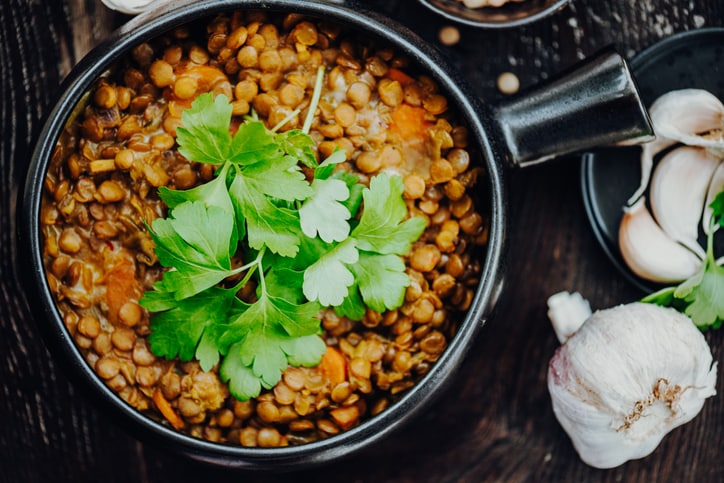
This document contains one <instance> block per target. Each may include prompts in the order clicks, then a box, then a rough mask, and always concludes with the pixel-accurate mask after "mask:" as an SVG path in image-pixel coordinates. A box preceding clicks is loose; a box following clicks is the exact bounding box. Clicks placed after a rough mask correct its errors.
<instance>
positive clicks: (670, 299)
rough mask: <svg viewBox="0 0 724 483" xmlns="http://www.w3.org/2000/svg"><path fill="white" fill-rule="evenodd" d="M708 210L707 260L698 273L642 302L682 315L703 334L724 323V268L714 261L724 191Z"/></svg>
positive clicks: (722, 221)
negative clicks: (702, 331) (710, 216)
mask: <svg viewBox="0 0 724 483" xmlns="http://www.w3.org/2000/svg"><path fill="white" fill-rule="evenodd" d="M709 206H711V208H712V218H711V221H710V227H709V233H708V236H707V249H706V259H705V260H704V263H703V264H702V266H701V268H700V269H699V271H698V272H697V273H695V274H694V275H692V276H691V277H690V278H689V279H688V280H685V281H684V282H682V283H681V284H679V285H678V286H676V287H667V288H664V289H662V290H659V291H658V292H655V293H653V294H650V295H648V296H646V297H644V298H643V299H642V301H643V302H648V303H655V304H657V305H663V306H668V307H674V308H676V309H677V310H680V311H683V312H684V313H685V314H686V315H688V316H689V317H691V320H692V321H693V322H694V324H696V326H697V327H699V329H702V330H706V329H708V328H710V327H711V328H719V327H720V326H721V325H722V323H724V267H722V266H720V265H718V264H717V261H716V259H715V258H714V234H715V232H716V231H717V229H718V228H719V227H724V191H722V192H721V193H719V194H718V195H717V196H716V198H715V199H714V201H713V202H712V203H711V204H710V205H709Z"/></svg>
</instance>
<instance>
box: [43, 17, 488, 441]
mask: <svg viewBox="0 0 724 483" xmlns="http://www.w3.org/2000/svg"><path fill="white" fill-rule="evenodd" d="M320 65H321V66H324V67H325V71H326V73H325V77H324V85H323V86H324V87H323V91H322V96H321V100H320V102H319V104H318V107H317V110H316V112H315V114H314V120H313V122H312V125H311V129H310V135H311V136H312V138H313V139H314V140H315V143H316V149H317V152H318V156H319V158H320V159H322V158H325V157H327V156H329V155H330V154H331V153H332V152H333V151H334V150H335V149H338V148H341V149H343V150H344V152H345V153H346V156H347V161H346V162H345V163H343V164H341V165H340V169H344V170H347V171H349V172H352V173H355V174H356V175H357V176H358V177H359V178H360V179H361V180H362V181H363V183H368V182H369V178H370V177H372V176H374V175H375V174H377V173H380V172H395V173H397V174H399V175H401V176H402V177H403V180H404V187H405V190H404V195H403V196H404V199H405V202H406V204H407V208H408V212H409V215H410V216H420V217H423V218H424V219H425V220H426V221H427V228H426V230H425V232H424V233H423V235H422V237H421V238H420V239H419V240H418V241H417V242H416V243H415V244H414V246H413V249H412V251H411V253H410V254H409V255H408V256H406V257H405V263H406V266H407V274H408V275H409V278H410V285H409V287H408V288H407V291H406V294H405V302H404V304H403V305H402V307H400V308H399V309H396V310H391V311H387V312H383V313H378V312H374V311H372V310H367V312H366V314H365V316H364V317H363V318H362V320H361V321H359V322H355V321H352V320H350V319H348V318H345V317H340V316H338V315H337V314H336V313H335V312H334V311H333V310H329V309H325V310H323V311H322V312H321V313H320V315H319V316H320V321H321V327H322V329H323V339H324V341H325V343H326V345H327V346H328V349H327V352H326V354H325V355H324V357H323V358H322V362H321V363H320V364H319V365H318V366H316V367H291V366H290V367H289V368H287V369H286V370H285V371H284V373H283V374H282V378H281V380H280V382H278V383H277V384H276V385H275V386H274V387H273V388H272V389H271V390H268V391H264V392H263V393H262V394H261V395H260V396H258V397H257V398H254V399H251V400H249V401H239V400H236V399H234V398H233V397H232V396H230V394H229V389H228V387H227V386H226V385H225V384H224V383H223V382H222V381H221V379H220V378H219V375H218V371H217V370H212V371H209V372H205V371H203V370H201V368H200V366H199V364H198V362H195V361H189V362H183V361H180V360H166V359H163V358H159V357H157V356H156V355H154V354H153V352H152V351H151V349H150V346H149V343H148V336H149V334H150V332H151V315H150V314H149V313H148V312H147V311H146V310H145V309H144V308H143V307H141V306H140V305H139V304H138V301H139V299H140V298H141V297H142V295H143V293H144V292H146V291H148V290H150V289H151V288H152V286H153V283H154V282H155V281H157V280H158V279H159V278H160V277H161V276H162V273H163V269H162V267H161V266H160V265H159V263H158V259H157V256H156V253H155V251H154V244H153V241H152V239H151V237H150V235H149V233H148V231H147V229H146V223H149V224H150V223H151V221H152V220H154V219H157V218H159V217H163V216H164V214H165V212H166V207H165V206H164V204H163V202H162V201H161V200H160V198H159V197H158V194H157V189H158V188H160V187H162V186H166V187H169V188H171V189H180V190H184V189H189V188H193V187H195V186H198V185H199V184H201V183H203V182H206V181H209V180H210V179H211V178H212V177H213V175H214V170H213V167H212V166H210V165H207V164H200V163H194V162H191V161H189V160H187V159H186V158H185V157H184V156H183V155H181V154H180V153H179V152H178V150H177V143H176V129H177V128H178V127H179V126H180V125H181V113H182V112H183V110H184V109H186V108H188V107H189V106H190V103H191V101H192V100H193V99H194V98H195V97H197V96H198V95H200V94H202V93H205V92H213V93H215V94H224V95H226V97H227V98H228V99H230V100H231V102H232V108H233V116H234V118H235V119H237V121H239V122H241V120H242V119H243V117H244V116H246V115H249V114H250V113H255V114H256V115H257V116H258V117H259V119H261V120H262V121H264V122H265V123H266V125H267V126H268V127H270V128H271V127H273V126H277V125H279V124H280V123H281V122H282V121H284V120H286V123H284V124H283V125H282V126H281V128H280V130H282V131H284V130H288V129H294V128H298V127H300V126H301V124H302V122H303V120H304V119H305V117H306V114H307V110H308V109H309V106H310V102H311V95H312V90H313V88H314V82H315V75H316V72H317V68H318V67H319V66H320ZM78 111H79V113H78V116H77V117H76V118H75V119H74V120H73V121H72V122H70V123H69V124H68V126H67V128H66V130H65V131H64V132H63V134H62V136H61V139H60V140H59V142H58V145H57V148H56V150H55V151H54V153H53V157H52V160H51V163H50V166H49V169H48V174H47V178H46V180H45V186H44V193H43V199H42V206H41V214H40V220H41V231H42V234H43V237H44V249H43V261H44V264H45V268H46V272H47V281H48V284H49V287H50V290H51V291H52V293H53V294H54V296H55V298H56V300H57V305H58V308H59V310H60V312H61V314H62V317H63V320H64V322H65V325H66V328H67V330H68V332H69V333H70V335H71V337H72V339H73V340H74V342H75V344H76V345H77V346H78V348H79V349H80V350H81V351H82V353H83V355H84V357H85V359H86V361H87V362H88V364H89V365H90V366H91V367H92V368H93V370H94V371H95V373H96V374H97V375H98V377H100V378H101V379H102V380H103V381H104V382H105V384H106V385H107V386H108V387H109V388H111V389H112V390H113V391H115V392H116V393H117V394H118V395H119V396H120V397H121V398H122V399H123V400H124V401H126V402H127V403H128V404H129V405H131V406H132V407H134V408H136V409H137V410H138V411H141V412H143V413H144V414H147V415H148V416H149V417H151V418H153V419H155V420H157V421H159V422H160V423H161V424H164V425H168V426H169V427H173V428H174V429H176V430H179V431H183V432H184V433H186V434H189V435H191V436H193V437H196V438H200V439H204V440H207V441H211V442H220V443H228V444H232V445H241V446H246V447H279V446H287V445H298V444H304V443H309V442H313V441H317V440H320V439H324V438H327V437H330V436H332V435H335V434H338V433H340V432H343V431H346V430H349V429H350V428H353V427H355V426H357V425H359V424H360V423H361V422H362V421H364V420H365V419H369V418H370V417H373V416H375V415H377V414H379V413H381V412H383V411H384V410H385V409H386V408H387V407H389V406H390V405H391V404H393V403H394V401H395V400H396V399H397V398H399V397H400V395H402V394H404V393H405V391H406V390H407V389H409V388H410V387H412V386H413V385H414V384H415V383H416V382H417V381H418V380H419V379H420V378H421V377H422V376H423V375H424V374H426V373H427V372H428V371H429V369H430V367H431V365H432V364H435V362H436V361H437V360H438V358H439V357H440V356H441V354H442V353H443V351H444V350H445V349H446V347H447V346H448V344H449V342H450V340H451V338H452V337H453V336H454V334H455V332H456V330H457V328H458V323H459V320H460V319H461V317H462V315H461V314H462V313H463V312H464V311H466V310H467V309H468V308H469V307H470V305H471V303H472V299H473V294H474V291H475V287H476V286H477V285H478V282H479V276H480V272H481V266H480V264H481V262H480V260H481V258H482V255H481V253H482V252H483V251H484V247H485V246H486V244H487V234H488V223H489V215H488V214H487V213H486V212H484V211H482V210H481V208H480V206H479V205H480V203H479V202H478V201H477V197H476V196H475V195H474V194H473V191H472V189H473V187H474V186H475V185H476V182H478V179H479V178H480V177H482V176H486V173H485V172H484V170H483V169H482V168H481V167H479V165H478V164H479V163H476V162H475V156H476V153H475V152H473V151H469V150H468V137H467V134H468V133H467V129H466V127H465V126H464V125H462V124H460V123H459V121H458V120H457V119H456V117H455V113H454V112H452V109H450V108H449V107H448V104H447V99H446V97H445V96H444V95H443V94H442V93H441V92H440V91H439V89H438V86H437V85H436V83H435V81H434V80H433V79H432V78H430V77H428V76H425V75H424V74H419V73H417V72H416V71H415V66H414V65H410V64H409V62H408V61H407V60H406V59H405V58H404V57H402V56H400V55H398V54H396V52H395V51H394V50H392V49H390V48H387V47H386V46H384V45H382V46H380V45H376V44H375V42H373V41H369V40H367V39H365V38H362V37H360V36H359V35H357V34H356V33H355V32H353V31H345V30H343V29H342V28H340V27H339V26H336V25H333V24H329V23H326V22H324V21H319V20H316V19H314V18H305V17H302V16H300V15H296V14H288V15H276V14H272V13H269V12H260V11H246V12H233V13H228V14H222V15H219V16H214V17H212V18H207V19H205V20H203V21H198V22H196V23H193V24H190V25H188V26H185V27H181V28H177V29H175V30H173V31H172V32H169V33H167V34H164V35H162V36H160V37H157V38H155V39H154V40H152V41H149V42H145V43H142V44H140V45H138V46H136V47H135V48H133V49H132V51H131V52H130V54H129V55H128V56H126V57H125V58H124V59H122V60H121V61H120V62H119V63H118V64H117V65H115V66H114V67H113V68H112V69H111V70H110V72H109V73H108V74H107V75H106V76H104V77H103V78H102V79H99V80H98V81H97V82H96V83H95V84H94V86H93V88H92V90H91V92H90V93H89V96H88V100H87V104H84V105H83V106H82V107H81V109H79V110H78ZM239 296H240V297H241V298H244V297H248V296H249V294H244V293H241V294H240V295H239Z"/></svg>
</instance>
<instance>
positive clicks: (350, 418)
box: [329, 404, 359, 431]
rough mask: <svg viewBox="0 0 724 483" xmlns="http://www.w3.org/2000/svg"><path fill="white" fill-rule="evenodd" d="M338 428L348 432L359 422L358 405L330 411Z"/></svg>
mask: <svg viewBox="0 0 724 483" xmlns="http://www.w3.org/2000/svg"><path fill="white" fill-rule="evenodd" d="M329 415H330V416H331V417H332V419H333V420H334V422H335V423H337V426H339V427H340V428H342V429H343V430H345V431H346V430H348V429H349V428H351V427H352V426H354V424H355V423H356V422H357V420H359V408H358V407H357V406H356V405H354V404H353V405H351V406H342V407H338V408H335V409H332V410H330V411H329Z"/></svg>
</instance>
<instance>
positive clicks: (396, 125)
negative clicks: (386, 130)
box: [390, 104, 432, 140]
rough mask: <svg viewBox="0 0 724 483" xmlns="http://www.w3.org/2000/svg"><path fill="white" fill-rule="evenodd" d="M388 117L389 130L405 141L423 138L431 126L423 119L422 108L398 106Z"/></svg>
mask: <svg viewBox="0 0 724 483" xmlns="http://www.w3.org/2000/svg"><path fill="white" fill-rule="evenodd" d="M390 116H391V119H392V123H391V126H390V129H391V130H392V131H394V132H395V133H397V134H399V136H400V137H401V138H402V139H405V140H409V139H412V138H422V137H424V136H425V134H426V133H427V130H428V129H429V128H430V126H432V123H431V122H430V121H428V120H426V119H425V109H423V108H422V107H416V106H411V105H409V104H400V105H399V106H397V107H396V108H395V110H394V111H392V113H391V114H390Z"/></svg>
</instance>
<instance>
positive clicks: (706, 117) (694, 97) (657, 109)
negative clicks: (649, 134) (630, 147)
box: [627, 89, 724, 206]
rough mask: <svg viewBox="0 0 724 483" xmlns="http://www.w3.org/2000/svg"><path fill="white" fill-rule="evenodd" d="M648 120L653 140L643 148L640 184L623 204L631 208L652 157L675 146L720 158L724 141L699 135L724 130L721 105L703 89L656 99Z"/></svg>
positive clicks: (643, 187)
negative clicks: (701, 149)
mask: <svg viewBox="0 0 724 483" xmlns="http://www.w3.org/2000/svg"><path fill="white" fill-rule="evenodd" d="M648 111H649V117H650V118H651V124H652V125H653V127H654V132H655V133H656V140H654V141H653V142H650V143H647V144H644V145H643V148H642V152H641V182H640V184H639V187H638V188H637V189H636V191H635V192H634V193H633V194H632V195H631V197H630V198H629V199H628V201H627V205H629V206H630V205H633V204H634V203H635V202H636V201H637V200H638V199H639V198H640V197H641V196H643V194H644V192H645V191H646V187H647V186H648V184H649V179H650V177H651V169H652V167H653V163H654V156H656V155H657V154H658V153H660V152H661V151H663V150H664V149H666V148H668V147H669V146H672V145H674V144H676V143H677V142H680V143H684V144H687V145H690V146H701V147H706V148H709V149H710V150H712V152H714V153H716V154H718V155H720V156H722V155H724V138H722V136H721V133H719V135H718V136H716V137H712V136H701V135H700V134H702V133H710V132H711V131H719V130H721V129H724V104H722V102H721V101H720V100H719V98H717V97H716V96H715V95H713V94H712V93H710V92H708V91H706V90H703V89H679V90H674V91H669V92H667V93H666V94H663V95H661V96H660V97H658V98H657V99H656V100H655V101H654V102H653V103H652V104H651V106H650V107H649V110H648Z"/></svg>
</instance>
